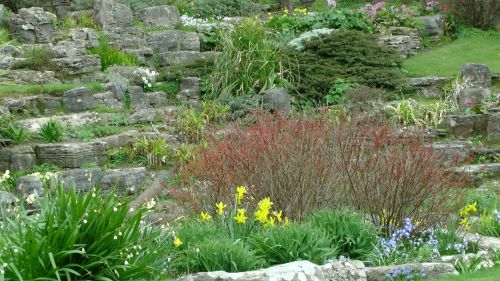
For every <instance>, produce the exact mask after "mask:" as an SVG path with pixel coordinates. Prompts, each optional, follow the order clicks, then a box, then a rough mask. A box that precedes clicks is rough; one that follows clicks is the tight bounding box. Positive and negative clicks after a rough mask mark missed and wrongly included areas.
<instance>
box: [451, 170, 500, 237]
mask: <svg viewBox="0 0 500 281" xmlns="http://www.w3.org/2000/svg"><path fill="white" fill-rule="evenodd" d="M455 171H456V172H457V173H463V174H468V175H479V174H490V175H499V174H500V163H487V164H472V165H465V166H462V167H458V168H456V169H455ZM499 241H500V240H499Z"/></svg>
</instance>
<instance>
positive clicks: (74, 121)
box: [16, 112, 100, 133]
mask: <svg viewBox="0 0 500 281" xmlns="http://www.w3.org/2000/svg"><path fill="white" fill-rule="evenodd" d="M50 120H54V121H58V122H60V123H62V124H63V125H64V126H67V127H80V126H83V125H88V124H94V123H97V122H99V121H100V117H99V114H97V113H95V112H82V113H75V114H70V115H62V116H53V117H42V118H34V119H24V120H19V121H17V122H16V124H18V125H19V126H21V127H22V128H24V129H25V130H27V131H28V132H31V133H36V132H38V131H39V130H40V127H41V126H42V125H43V124H45V123H47V122H48V121H50Z"/></svg>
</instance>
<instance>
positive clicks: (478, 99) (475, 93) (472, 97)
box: [458, 88, 491, 108]
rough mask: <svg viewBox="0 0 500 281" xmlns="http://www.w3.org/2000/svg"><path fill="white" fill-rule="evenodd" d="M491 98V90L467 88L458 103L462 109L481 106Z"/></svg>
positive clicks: (462, 92) (460, 94) (461, 92)
mask: <svg viewBox="0 0 500 281" xmlns="http://www.w3.org/2000/svg"><path fill="white" fill-rule="evenodd" d="M490 96H491V90H490V89H489V88H465V89H463V90H461V91H460V93H459V97H458V103H459V105H460V106H461V107H462V108H467V107H472V106H475V105H478V104H481V103H482V101H483V100H484V99H486V98H488V97H490Z"/></svg>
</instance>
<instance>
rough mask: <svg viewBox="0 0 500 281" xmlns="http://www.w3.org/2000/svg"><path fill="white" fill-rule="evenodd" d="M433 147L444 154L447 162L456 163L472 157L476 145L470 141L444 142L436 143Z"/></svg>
mask: <svg viewBox="0 0 500 281" xmlns="http://www.w3.org/2000/svg"><path fill="white" fill-rule="evenodd" d="M431 147H432V149H434V150H435V151H437V152H442V153H444V155H445V157H446V160H448V161H454V160H458V159H462V160H465V159H467V158H468V157H470V156H471V155H472V148H473V147H474V145H473V144H472V142H470V141H443V142H435V143H433V144H432V145H431Z"/></svg>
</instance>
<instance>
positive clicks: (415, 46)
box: [378, 27, 423, 58]
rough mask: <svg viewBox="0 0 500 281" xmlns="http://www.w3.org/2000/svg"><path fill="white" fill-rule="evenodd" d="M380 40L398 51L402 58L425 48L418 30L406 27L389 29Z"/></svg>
mask: <svg viewBox="0 0 500 281" xmlns="http://www.w3.org/2000/svg"><path fill="white" fill-rule="evenodd" d="M378 40H379V41H380V42H381V43H382V44H385V45H387V46H388V47H391V48H393V49H394V50H396V51H397V52H398V53H399V54H400V56H401V57H402V58H407V57H408V56H410V55H413V54H415V53H416V52H417V51H419V50H421V49H422V48H423V45H422V41H421V39H420V34H419V32H418V30H417V29H413V28H406V27H389V28H388V29H387V31H386V33H385V34H382V35H381V36H379V38H378Z"/></svg>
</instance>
